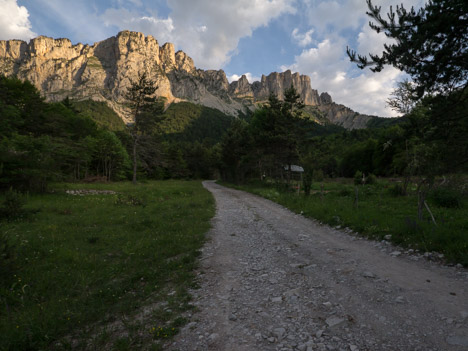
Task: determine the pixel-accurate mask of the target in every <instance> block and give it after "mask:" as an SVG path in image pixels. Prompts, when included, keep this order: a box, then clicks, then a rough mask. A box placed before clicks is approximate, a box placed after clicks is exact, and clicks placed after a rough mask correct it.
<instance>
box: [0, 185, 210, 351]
mask: <svg viewBox="0 0 468 351" xmlns="http://www.w3.org/2000/svg"><path fill="white" fill-rule="evenodd" d="M26 200H27V202H25V201H26ZM0 203H1V206H2V211H3V212H2V214H3V218H2V221H1V222H0V224H1V230H0V231H1V233H0V235H1V236H0V238H1V241H0V245H1V247H0V249H1V252H0V254H1V256H2V257H1V265H2V266H1V269H0V275H1V277H0V278H1V279H0V311H1V313H0V334H1V338H0V350H46V349H47V350H67V349H71V348H72V349H79V350H80V349H81V350H89V349H90V348H92V349H102V348H106V349H113V350H134V349H138V350H141V349H154V350H158V349H160V348H161V344H162V343H163V342H164V341H165V340H167V339H169V338H171V337H172V336H173V335H174V334H176V333H177V331H178V328H179V327H180V326H181V325H183V324H184V323H185V320H184V317H183V312H185V311H187V310H190V309H193V307H192V306H191V305H190V296H189V294H188V289H189V288H193V287H194V284H195V283H194V273H193V270H194V268H195V266H196V258H197V256H198V255H199V249H200V248H201V246H202V244H203V242H204V238H205V237H204V234H205V233H206V232H207V230H208V229H209V227H210V219H211V217H212V216H213V215H214V201H213V199H212V197H211V195H210V194H209V193H208V192H207V191H206V190H205V189H203V188H202V186H201V184H200V182H196V181H193V182H186V181H162V182H148V183H145V184H139V185H136V186H135V185H132V184H130V183H129V182H121V183H109V184H54V185H52V186H51V192H49V193H45V194H32V195H20V194H18V193H16V194H11V193H7V194H6V195H5V196H1V197H0ZM6 214H9V216H7V215H6Z"/></svg>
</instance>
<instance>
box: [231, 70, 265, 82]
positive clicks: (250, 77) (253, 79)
mask: <svg viewBox="0 0 468 351" xmlns="http://www.w3.org/2000/svg"><path fill="white" fill-rule="evenodd" d="M244 75H245V76H246V78H247V80H248V81H249V83H250V84H252V83H253V82H259V81H260V77H255V76H253V75H252V73H250V72H247V73H244ZM241 77H242V74H241V75H238V74H233V75H231V76H228V77H227V79H228V81H229V83H232V82H234V81H237V80H239V79H240V78H241Z"/></svg>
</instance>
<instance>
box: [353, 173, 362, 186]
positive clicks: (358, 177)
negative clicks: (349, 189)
mask: <svg viewBox="0 0 468 351" xmlns="http://www.w3.org/2000/svg"><path fill="white" fill-rule="evenodd" d="M362 176H363V175H362V172H361V171H356V173H354V185H362Z"/></svg>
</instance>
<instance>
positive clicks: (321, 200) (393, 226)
mask: <svg viewBox="0 0 468 351" xmlns="http://www.w3.org/2000/svg"><path fill="white" fill-rule="evenodd" d="M351 182H352V180H350V181H344V182H337V181H325V182H323V183H314V185H313V187H312V194H311V195H310V196H304V194H298V193H297V192H291V191H286V190H280V189H278V188H277V187H275V186H274V185H272V184H268V183H264V182H254V183H250V184H246V185H241V186H237V185H236V186H235V185H232V184H225V183H222V184H223V185H227V186H230V187H234V188H237V189H240V190H245V191H248V192H251V193H254V194H257V195H260V196H262V197H265V198H267V199H269V200H272V201H275V202H277V203H279V204H281V205H283V206H285V207H287V208H289V209H291V210H292V211H294V212H296V213H302V214H303V215H304V216H307V217H312V218H315V219H317V220H319V221H321V222H323V223H326V224H329V225H331V226H340V227H348V228H351V229H353V230H354V231H356V232H358V233H360V234H361V235H364V236H366V237H369V238H373V239H377V240H380V239H383V238H384V237H385V236H386V235H391V241H392V242H394V243H395V244H397V245H401V246H403V247H408V248H413V249H415V250H420V251H424V252H432V251H435V252H439V253H443V254H444V255H445V257H446V259H447V260H448V261H449V262H452V263H461V264H463V265H464V266H468V216H467V209H466V206H467V199H466V196H465V198H464V199H462V201H461V203H460V205H459V207H458V208H446V207H442V206H437V202H435V201H434V200H432V199H433V197H429V199H428V200H427V202H428V204H429V207H430V209H431V211H432V213H433V215H434V217H435V219H436V221H437V225H434V224H433V223H432V220H431V218H430V215H429V213H428V212H425V214H424V215H425V218H424V220H423V221H418V220H417V219H416V218H417V194H416V192H415V190H416V188H415V186H413V187H412V188H410V189H411V190H412V192H410V194H409V195H408V196H394V195H392V191H391V190H392V188H391V185H390V184H389V183H388V182H386V181H379V182H378V184H376V185H366V186H359V196H358V198H359V201H358V206H357V207H356V206H355V204H354V202H355V187H354V185H352V184H350V183H351ZM322 185H323V192H322V188H321V186H322Z"/></svg>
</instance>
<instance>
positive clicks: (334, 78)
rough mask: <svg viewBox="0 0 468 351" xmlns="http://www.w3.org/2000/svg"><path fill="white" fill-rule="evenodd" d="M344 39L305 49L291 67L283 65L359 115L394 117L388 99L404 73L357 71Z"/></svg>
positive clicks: (388, 70)
mask: <svg viewBox="0 0 468 351" xmlns="http://www.w3.org/2000/svg"><path fill="white" fill-rule="evenodd" d="M345 47H346V42H345V41H344V39H342V38H341V39H340V38H339V39H336V40H331V39H325V40H323V41H322V42H320V43H319V44H318V45H317V46H316V47H313V48H310V49H307V50H303V51H302V53H301V54H300V55H298V56H296V57H295V62H294V63H293V64H292V65H285V66H282V67H281V68H282V70H283V71H284V70H286V69H290V70H292V71H295V72H300V73H301V74H307V75H309V76H310V77H311V85H312V87H313V88H314V89H317V90H319V92H324V91H326V92H328V93H329V94H330V95H331V96H332V98H333V100H334V101H335V102H336V103H339V104H343V105H346V106H348V107H350V108H352V109H353V110H355V111H356V112H360V113H366V114H370V115H377V116H395V115H396V114H395V112H394V111H392V110H391V109H389V108H387V107H386V105H385V101H386V99H387V98H388V97H389V95H390V94H391V92H392V90H393V88H394V85H395V82H396V81H397V80H399V79H400V78H401V77H402V75H403V74H402V73H401V72H400V71H399V70H397V69H395V68H393V67H386V68H385V69H384V70H383V71H382V72H380V73H372V72H370V71H369V70H364V71H361V70H358V69H357V68H355V65H354V64H353V63H351V62H350V61H349V59H348V57H347V56H346V53H345Z"/></svg>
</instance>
